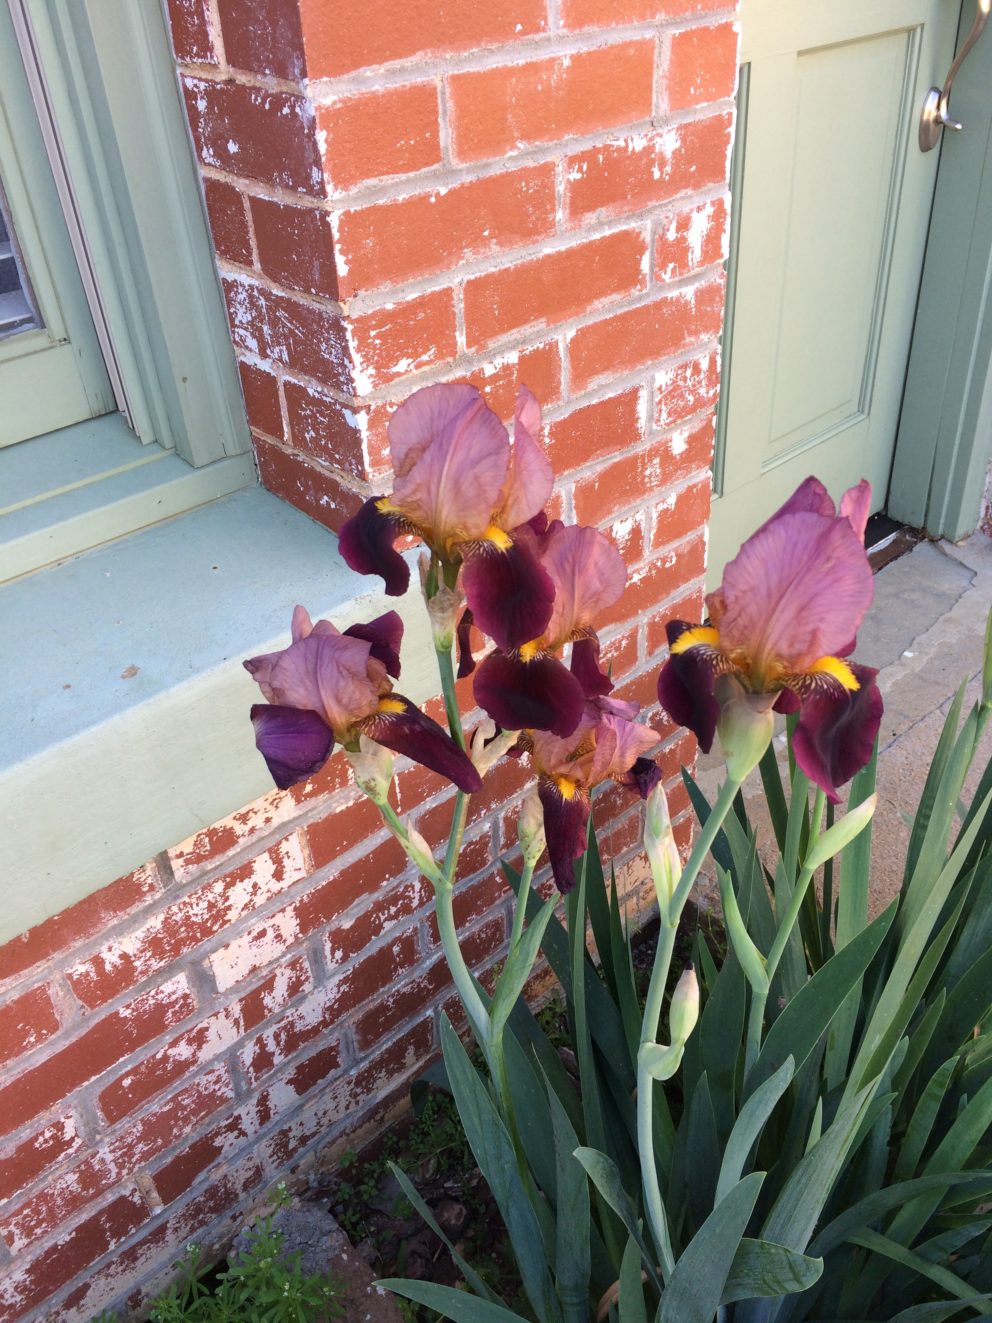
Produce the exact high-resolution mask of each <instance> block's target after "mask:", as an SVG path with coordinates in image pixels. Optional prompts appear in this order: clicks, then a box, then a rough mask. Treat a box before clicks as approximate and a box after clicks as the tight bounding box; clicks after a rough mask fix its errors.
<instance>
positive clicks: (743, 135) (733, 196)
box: [713, 64, 751, 497]
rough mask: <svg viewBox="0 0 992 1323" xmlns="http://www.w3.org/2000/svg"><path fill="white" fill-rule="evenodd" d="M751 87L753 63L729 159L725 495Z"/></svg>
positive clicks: (717, 477)
mask: <svg viewBox="0 0 992 1323" xmlns="http://www.w3.org/2000/svg"><path fill="white" fill-rule="evenodd" d="M750 87H751V65H750V64H742V65H741V68H740V75H739V82H738V86H737V114H736V118H735V130H734V150H733V154H732V155H731V158H730V243H729V250H728V256H727V296H726V300H725V303H724V309H723V333H722V335H721V337H720V393H719V395H718V396H717V406H716V436H715V438H714V442H713V495H714V497H719V496H722V495H723V478H724V470H725V468H726V463H727V400H728V399H729V396H730V371H731V360H732V358H733V354H732V353H731V349H732V346H733V343H734V311H735V309H736V304H737V268H738V265H739V263H740V251H741V214H742V212H743V207H744V149H745V143H746V141H747V104H748V92H749V91H750Z"/></svg>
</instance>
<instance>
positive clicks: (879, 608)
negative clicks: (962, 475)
mask: <svg viewBox="0 0 992 1323" xmlns="http://www.w3.org/2000/svg"><path fill="white" fill-rule="evenodd" d="M990 607H992V540H990V539H989V538H988V537H986V536H985V535H984V534H982V533H975V534H973V535H972V536H971V537H970V538H968V539H966V540H965V541H964V542H961V543H958V544H957V545H955V544H952V543H948V542H919V543H917V545H916V546H915V547H913V549H912V551H910V552H908V553H907V554H906V555H904V556H901V557H900V558H899V559H898V560H895V561H893V562H892V563H891V564H890V565H887V566H886V567H885V568H884V569H882V570H880V571H879V572H878V574H877V575H876V576H875V600H874V602H873V604H872V607H871V610H870V611H869V613H868V616H867V617H866V619H865V621H864V624H863V625H862V628H861V631H860V633H859V635H858V647H857V651H856V654H855V655H856V657H857V660H858V661H860V662H864V663H865V664H867V665H869V666H875V667H877V668H878V670H879V676H878V684H879V688H880V689H881V691H882V695H883V697H884V699H885V715H884V717H883V718H882V726H881V731H880V735H879V760H878V791H879V804H878V809H877V810H876V814H875V826H874V832H873V845H872V900H871V908H872V913H873V914H874V913H877V912H878V911H879V910H880V909H882V908H883V907H884V906H885V905H886V904H887V903H888V901H889V900H891V899H892V897H893V896H895V895H896V894H897V892H898V891H899V887H900V885H901V882H902V870H903V865H904V861H905V857H906V846H907V843H908V841H909V831H910V828H909V822H908V820H911V819H912V816H913V814H914V813H915V811H916V806H917V804H918V802H919V797H920V792H921V790H922V789H923V782H924V779H925V777H926V774H927V771H928V769H929V767H930V763H931V760H932V758H933V752H934V749H935V748H936V745H937V740H938V738H939V736H940V732H941V729H942V727H943V723H944V717H945V716H946V714H947V710H948V708H949V707H950V704H951V701H952V699H953V697H954V694H955V692H956V690H957V688H958V686H959V685H960V683H961V681H962V680H964V679H967V681H968V684H967V690H966V696H965V709H964V710H965V711H967V710H968V708H969V706H970V705H971V704H972V703H973V702H974V701H975V699H976V698H977V696H978V694H979V692H980V689H981V669H982V651H983V646H984V637H985V622H986V618H987V615H988V612H989V609H990ZM777 743H778V745H779V747H780V748H781V749H783V752H784V736H781V735H780V736H778V737H777ZM989 757H992V723H990V726H989V728H988V729H987V730H986V733H985V736H984V739H983V741H982V747H981V749H980V750H979V752H978V756H977V757H976V759H975V763H974V766H973V768H972V772H971V776H970V778H969V782H968V783H967V784H966V792H965V793H966V799H967V798H968V797H969V796H970V794H971V793H972V792H973V790H974V786H975V784H976V783H977V781H978V778H979V777H980V776H981V773H982V770H983V768H984V766H985V763H986V762H987V761H988V759H989ZM721 771H722V769H721V763H720V759H719V757H718V755H717V753H716V750H714V752H713V753H712V754H710V756H709V757H707V758H705V759H700V766H699V776H700V783H701V785H702V786H703V788H704V789H705V791H706V793H707V795H708V796H711V795H712V793H713V792H714V791H715V789H716V787H717V785H718V784H719V781H720V780H721V779H722V775H721ZM754 781H755V783H754V784H753V785H750V786H749V792H748V794H747V800H748V807H749V811H750V812H751V815H752V821H755V822H756V823H757V824H759V840H760V839H767V836H768V835H769V834H770V827H768V825H767V821H765V823H764V824H763V825H764V830H762V817H763V815H762V813H761V811H760V810H761V804H762V798H761V786H760V781H758V780H757V778H754ZM763 853H764V851H763ZM706 891H708V892H709V893H710V895H708V896H707V897H706V899H707V900H709V899H710V897H711V895H712V887H707V888H706ZM716 903H717V904H719V899H718V898H716Z"/></svg>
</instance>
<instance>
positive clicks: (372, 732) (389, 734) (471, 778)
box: [362, 694, 482, 795]
mask: <svg viewBox="0 0 992 1323" xmlns="http://www.w3.org/2000/svg"><path fill="white" fill-rule="evenodd" d="M389 701H390V704H391V705H394V704H397V703H402V704H403V711H402V712H376V713H375V715H374V716H372V717H371V718H370V719H368V720H367V721H364V722H363V723H362V730H363V732H364V734H366V735H368V736H369V738H370V739H373V740H375V741H376V742H377V743H378V744H384V745H385V746H386V748H387V749H392V750H393V752H394V753H402V754H405V755H406V756H407V757H408V758H412V759H413V761H414V762H417V763H420V764H421V766H423V767H429V768H430V769H431V771H433V772H437V773H438V774H439V775H440V776H446V777H447V778H448V780H449V781H453V782H454V783H455V785H456V786H457V787H458V789H459V790H463V791H464V792H465V793H466V794H467V795H473V794H475V793H476V792H477V791H479V790H481V789H482V779H481V777H480V776H479V773H478V772H477V771H476V770H475V768H474V767H473V766H472V760H471V759H470V758H469V756H468V754H467V753H465V751H464V750H463V749H459V747H458V745H457V744H456V743H455V742H454V740H453V739H452V738H451V736H450V735H448V734H447V732H446V731H445V730H443V729H442V727H441V726H439V725H438V724H437V722H436V721H432V720H431V718H430V717H428V716H426V715H425V714H424V713H423V712H421V711H420V710H419V709H418V708H416V707H414V705H413V704H412V703H411V702H410V701H409V699H406V698H403V697H402V695H401V694H390V696H389Z"/></svg>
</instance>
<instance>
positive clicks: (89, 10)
mask: <svg viewBox="0 0 992 1323" xmlns="http://www.w3.org/2000/svg"><path fill="white" fill-rule="evenodd" d="M18 3H20V4H21V5H22V6H23V9H24V12H25V13H26V15H27V17H28V19H29V22H30V27H31V33H32V38H33V42H34V46H35V48H36V50H37V52H38V56H39V63H40V67H41V71H42V74H43V77H44V80H45V84H46V89H45V90H46V94H47V99H48V102H49V105H50V108H51V111H52V119H53V122H54V125H55V129H56V131H57V133H58V136H59V139H60V141H61V144H62V146H63V148H64V152H65V157H66V161H67V166H68V174H69V178H70V180H71V184H72V190H73V194H74V199H75V203H76V208H77V211H78V212H79V214H80V220H81V230H82V235H83V241H84V243H85V247H86V254H85V256H86V259H87V261H88V263H89V266H90V267H91V269H92V271H93V274H94V278H95V283H96V285H97V287H98V290H99V301H100V310H101V314H102V316H103V319H104V322H105V325H106V327H107V328H108V332H109V336H110V340H111V343H112V353H113V356H114V358H115V362H116V366H117V368H118V369H119V376H120V380H121V382H122V385H123V392H124V395H125V399H124V401H123V404H124V406H125V408H126V412H127V413H128V416H129V419H130V421H131V423H132V426H133V427H134V429H135V431H136V432H137V433H138V435H139V436H140V437H141V439H142V440H143V441H146V442H149V441H153V440H154V441H158V442H159V443H160V444H162V445H164V446H166V447H169V448H175V449H176V451H177V452H178V453H179V454H180V455H181V456H182V457H183V458H184V459H185V460H186V461H187V462H188V463H190V464H193V465H205V464H209V463H211V462H213V461H214V460H217V459H220V458H223V457H224V456H226V455H237V454H244V453H246V452H247V451H249V450H250V448H251V442H250V436H249V433H248V427H247V422H246V419H245V414H244V405H243V403H242V399H241V393H240V385H239V382H238V374H237V366H236V363H235V358H234V350H233V346H232V345H231V340H230V334H229V332H228V329H227V322H226V317H225V313H224V307H223V301H222V298H221V294H220V289H219V284H218V280H217V273H216V268H215V265H214V261H213V254H212V251H211V247H210V240H209V237H208V230H207V226H206V221H205V218H204V214H203V204H202V199H201V196H200V192H199V185H198V182H197V175H196V169H195V165H194V162H193V158H192V153H191V149H190V145H189V140H188V134H187V128H186V121H185V116H184V114H183V109H182V105H181V103H180V99H179V93H178V89H177V86H176V81H175V67H174V64H173V61H172V56H171V52H170V49H169V44H168V38H167V35H166V30H165V19H164V15H163V12H162V8H161V5H160V4H159V3H158V0H128V3H127V4H124V5H122V4H120V3H118V2H117V0H18Z"/></svg>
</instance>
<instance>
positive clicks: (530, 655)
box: [520, 639, 541, 662]
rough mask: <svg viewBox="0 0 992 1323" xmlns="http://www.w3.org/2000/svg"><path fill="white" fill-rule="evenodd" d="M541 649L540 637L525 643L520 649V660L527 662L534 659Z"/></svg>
mask: <svg viewBox="0 0 992 1323" xmlns="http://www.w3.org/2000/svg"><path fill="white" fill-rule="evenodd" d="M540 651H541V641H540V639H531V641H530V642H529V643H525V644H524V645H523V647H522V648H521V649H520V660H521V661H525V662H529V661H533V660H534V658H535V657H536V656H537V654H538V653H539V652H540Z"/></svg>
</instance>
